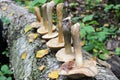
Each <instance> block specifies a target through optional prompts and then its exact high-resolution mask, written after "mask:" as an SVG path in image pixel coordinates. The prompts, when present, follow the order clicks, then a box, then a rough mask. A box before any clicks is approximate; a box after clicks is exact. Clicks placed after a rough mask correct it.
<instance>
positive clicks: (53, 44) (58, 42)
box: [46, 3, 64, 48]
mask: <svg viewBox="0 0 120 80" xmlns="http://www.w3.org/2000/svg"><path fill="white" fill-rule="evenodd" d="M56 10H57V18H58V24H57V25H58V37H57V38H54V39H51V40H49V41H48V42H47V43H46V45H47V46H48V47H50V48H61V47H64V41H63V32H62V16H63V12H62V10H63V3H59V4H58V5H57V7H56Z"/></svg>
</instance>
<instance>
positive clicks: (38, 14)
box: [34, 7, 42, 23]
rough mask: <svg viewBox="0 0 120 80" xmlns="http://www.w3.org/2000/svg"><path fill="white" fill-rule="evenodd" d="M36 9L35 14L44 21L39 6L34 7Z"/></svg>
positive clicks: (40, 20)
mask: <svg viewBox="0 0 120 80" xmlns="http://www.w3.org/2000/svg"><path fill="white" fill-rule="evenodd" d="M34 10H35V15H36V16H37V20H38V21H39V22H40V23H42V17H41V13H40V9H39V7H34Z"/></svg>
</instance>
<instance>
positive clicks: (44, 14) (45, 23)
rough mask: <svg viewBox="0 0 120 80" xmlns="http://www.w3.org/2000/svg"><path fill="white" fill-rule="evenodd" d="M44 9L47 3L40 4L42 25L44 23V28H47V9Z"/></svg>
mask: <svg viewBox="0 0 120 80" xmlns="http://www.w3.org/2000/svg"><path fill="white" fill-rule="evenodd" d="M46 9H47V4H44V5H43V6H42V12H43V13H42V15H43V25H44V27H45V29H48V21H47V11H46Z"/></svg>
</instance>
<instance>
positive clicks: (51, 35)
mask: <svg viewBox="0 0 120 80" xmlns="http://www.w3.org/2000/svg"><path fill="white" fill-rule="evenodd" d="M54 5H55V3H54V1H51V2H49V3H47V19H48V34H46V35H43V36H42V38H43V39H51V38H55V37H57V36H58V33H57V32H53V31H52V28H53V26H54V25H53V23H52V10H53V7H54ZM54 27H55V26H54Z"/></svg>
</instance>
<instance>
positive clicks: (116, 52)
mask: <svg viewBox="0 0 120 80" xmlns="http://www.w3.org/2000/svg"><path fill="white" fill-rule="evenodd" d="M115 54H116V55H118V56H120V47H118V48H116V49H115Z"/></svg>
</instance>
